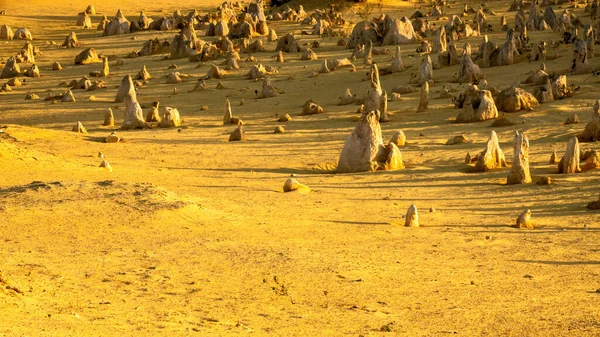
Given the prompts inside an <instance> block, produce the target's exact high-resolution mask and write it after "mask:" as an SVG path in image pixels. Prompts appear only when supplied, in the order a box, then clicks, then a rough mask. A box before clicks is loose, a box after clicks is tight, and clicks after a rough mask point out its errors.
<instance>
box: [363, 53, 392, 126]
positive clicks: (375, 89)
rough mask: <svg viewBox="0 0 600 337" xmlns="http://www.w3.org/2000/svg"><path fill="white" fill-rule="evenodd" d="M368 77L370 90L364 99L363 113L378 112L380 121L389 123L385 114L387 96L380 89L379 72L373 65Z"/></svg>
mask: <svg viewBox="0 0 600 337" xmlns="http://www.w3.org/2000/svg"><path fill="white" fill-rule="evenodd" d="M369 77H370V88H369V90H367V95H366V97H365V111H379V112H380V113H381V120H380V121H384V122H386V121H389V116H388V114H387V94H386V93H385V92H384V91H383V90H382V89H381V84H380V82H379V70H378V69H377V65H376V64H375V63H373V64H372V65H371V71H370V73H369Z"/></svg>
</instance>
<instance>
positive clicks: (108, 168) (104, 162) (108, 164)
mask: <svg viewBox="0 0 600 337" xmlns="http://www.w3.org/2000/svg"><path fill="white" fill-rule="evenodd" d="M99 167H102V168H105V169H107V170H108V172H112V166H110V163H109V162H107V161H106V160H103V161H102V162H101V163H100V166H99Z"/></svg>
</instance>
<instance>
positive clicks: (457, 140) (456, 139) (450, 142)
mask: <svg viewBox="0 0 600 337" xmlns="http://www.w3.org/2000/svg"><path fill="white" fill-rule="evenodd" d="M468 141H469V139H467V137H465V135H460V136H454V137H452V138H450V139H448V141H446V145H456V144H461V143H466V142H468Z"/></svg>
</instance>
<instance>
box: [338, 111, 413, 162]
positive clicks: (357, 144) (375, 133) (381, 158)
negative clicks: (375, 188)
mask: <svg viewBox="0 0 600 337" xmlns="http://www.w3.org/2000/svg"><path fill="white" fill-rule="evenodd" d="M379 119H380V112H379V111H378V110H375V111H366V110H365V112H364V113H363V114H362V115H361V118H360V120H359V121H358V123H357V125H356V127H355V128H354V130H353V131H352V134H351V135H350V137H348V139H347V140H346V143H345V144H344V148H343V149H342V152H341V154H340V158H339V160H338V166H337V172H338V173H351V172H369V171H377V170H399V169H403V168H404V164H403V162H402V154H401V153H400V151H399V150H398V147H397V146H396V145H395V144H394V143H391V142H390V143H388V145H387V146H385V145H384V144H383V139H382V137H381V125H380V124H379Z"/></svg>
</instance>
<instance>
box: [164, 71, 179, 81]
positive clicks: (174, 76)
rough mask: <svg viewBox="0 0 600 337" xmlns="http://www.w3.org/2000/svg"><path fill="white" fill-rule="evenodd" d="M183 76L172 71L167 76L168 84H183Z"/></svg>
mask: <svg viewBox="0 0 600 337" xmlns="http://www.w3.org/2000/svg"><path fill="white" fill-rule="evenodd" d="M180 75H181V74H180V73H179V72H177V71H172V72H170V73H168V74H167V84H177V83H181V81H182V79H181V76H180Z"/></svg>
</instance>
